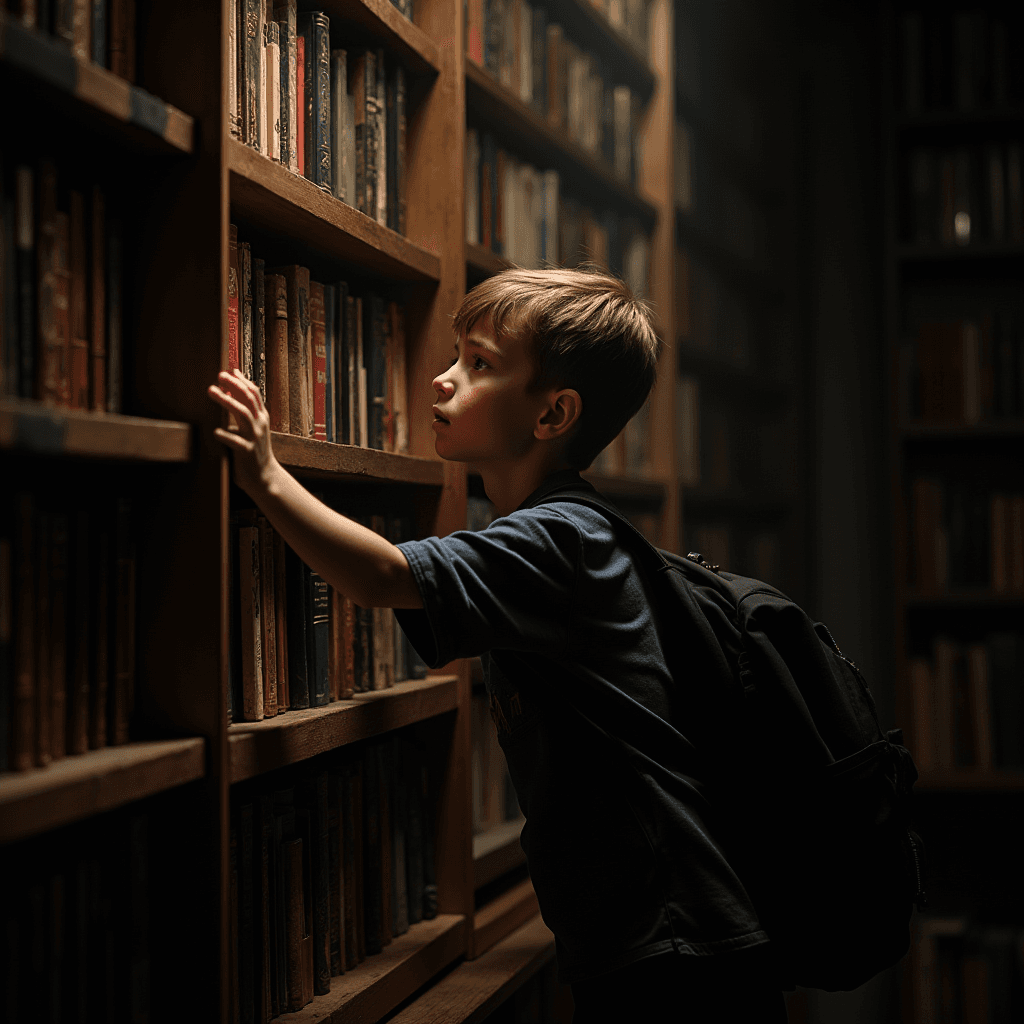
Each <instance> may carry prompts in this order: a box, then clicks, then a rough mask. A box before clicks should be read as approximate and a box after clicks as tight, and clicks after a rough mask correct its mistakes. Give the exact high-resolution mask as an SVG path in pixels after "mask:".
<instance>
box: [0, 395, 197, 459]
mask: <svg viewBox="0 0 1024 1024" xmlns="http://www.w3.org/2000/svg"><path fill="white" fill-rule="evenodd" d="M0 449H6V450H8V451H18V452H25V453H29V454H32V455H74V456H78V455H84V456H91V457H93V458H101V459H126V460H127V459H132V460H140V461H145V462H187V461H188V460H189V458H191V454H192V451H191V449H192V428H191V426H190V425H189V424H188V423H175V422H172V421H170V420H154V419H147V418H144V417H141V416H121V415H117V414H112V413H95V412H89V411H87V410H84V409H66V408H63V407H60V406H48V405H44V404H43V403H41V402H35V401H31V400H28V399H15V398H0Z"/></svg>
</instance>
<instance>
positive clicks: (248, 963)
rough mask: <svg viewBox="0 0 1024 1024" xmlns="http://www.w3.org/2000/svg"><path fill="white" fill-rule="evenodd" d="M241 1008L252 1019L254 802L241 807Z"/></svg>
mask: <svg viewBox="0 0 1024 1024" xmlns="http://www.w3.org/2000/svg"><path fill="white" fill-rule="evenodd" d="M238 814H239V820H238V826H237V830H238V838H239V844H238V845H239V850H238V910H239V913H238V961H239V963H238V994H239V999H238V1004H237V1005H238V1008H239V1014H240V1017H241V1019H242V1020H244V1021H251V1020H252V1019H253V1014H254V1000H253V996H254V993H255V987H256V977H255V971H254V968H255V963H254V958H253V954H254V949H253V932H254V930H255V929H254V925H255V914H256V903H255V900H254V891H253V867H254V863H253V861H254V853H253V848H254V845H255V843H254V835H253V831H254V824H253V805H252V804H251V803H248V802H246V803H244V804H242V805H241V807H240V808H239V811H238Z"/></svg>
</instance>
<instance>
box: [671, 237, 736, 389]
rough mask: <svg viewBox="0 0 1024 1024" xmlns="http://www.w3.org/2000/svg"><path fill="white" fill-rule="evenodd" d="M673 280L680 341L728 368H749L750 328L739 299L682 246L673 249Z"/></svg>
mask: <svg viewBox="0 0 1024 1024" xmlns="http://www.w3.org/2000/svg"><path fill="white" fill-rule="evenodd" d="M675 281H676V291H675V294H676V311H677V312H676V323H677V329H678V334H679V338H680V340H681V341H683V342H685V344H686V345H687V346H688V347H690V348H693V349H694V350H695V351H697V352H700V353H703V354H706V355H709V356H712V357H713V358H715V359H718V360H721V361H722V362H723V363H726V364H728V365H729V366H731V367H735V368H736V369H741V370H746V369H750V367H751V362H752V338H751V335H752V329H751V324H750V317H749V314H748V312H747V306H746V303H745V302H744V301H743V300H742V298H741V297H740V296H738V295H736V294H735V293H734V292H733V290H732V289H731V288H728V287H727V286H726V285H725V284H724V283H723V282H722V280H721V278H720V277H719V276H718V275H717V274H714V273H712V272H711V270H710V269H709V268H708V267H707V266H706V264H705V263H704V262H703V261H702V260H699V259H695V258H694V257H693V256H692V255H691V253H689V252H688V251H687V250H686V249H684V248H677V249H676V250H675Z"/></svg>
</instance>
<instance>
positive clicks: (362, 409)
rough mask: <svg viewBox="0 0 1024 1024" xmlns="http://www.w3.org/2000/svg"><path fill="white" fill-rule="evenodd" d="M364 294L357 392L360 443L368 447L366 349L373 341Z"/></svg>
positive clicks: (359, 321) (359, 299)
mask: <svg viewBox="0 0 1024 1024" xmlns="http://www.w3.org/2000/svg"><path fill="white" fill-rule="evenodd" d="M364 305H367V306H368V302H366V303H364V301H363V298H362V296H357V297H356V382H355V394H356V401H357V402H358V409H357V417H358V424H359V434H358V436H359V442H358V443H359V445H360V447H362V448H367V447H369V445H370V431H369V408H368V406H369V396H368V392H367V367H366V349H367V348H368V347H369V345H370V343H371V337H372V336H371V334H370V332H369V331H367V330H366V329H365V321H364V316H363V307H364Z"/></svg>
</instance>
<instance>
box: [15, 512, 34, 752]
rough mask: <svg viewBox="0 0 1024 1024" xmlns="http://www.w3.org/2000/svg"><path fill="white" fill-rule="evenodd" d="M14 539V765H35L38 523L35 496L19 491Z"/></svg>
mask: <svg viewBox="0 0 1024 1024" xmlns="http://www.w3.org/2000/svg"><path fill="white" fill-rule="evenodd" d="M15 500H16V510H15V531H16V532H15V541H14V556H13V560H14V573H15V577H14V585H13V591H14V594H15V603H14V622H13V629H14V699H13V701H12V707H11V723H12V735H11V766H12V767H13V768H15V769H16V770H18V771H25V770H26V769H28V768H31V767H32V764H33V762H34V760H35V758H34V742H35V689H36V658H35V636H36V616H35V607H36V601H35V592H36V585H35V573H34V565H33V560H34V558H35V540H36V536H35V535H36V523H35V508H34V502H33V499H32V496H31V495H30V494H27V493H21V494H18V495H17V497H16V499H15Z"/></svg>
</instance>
